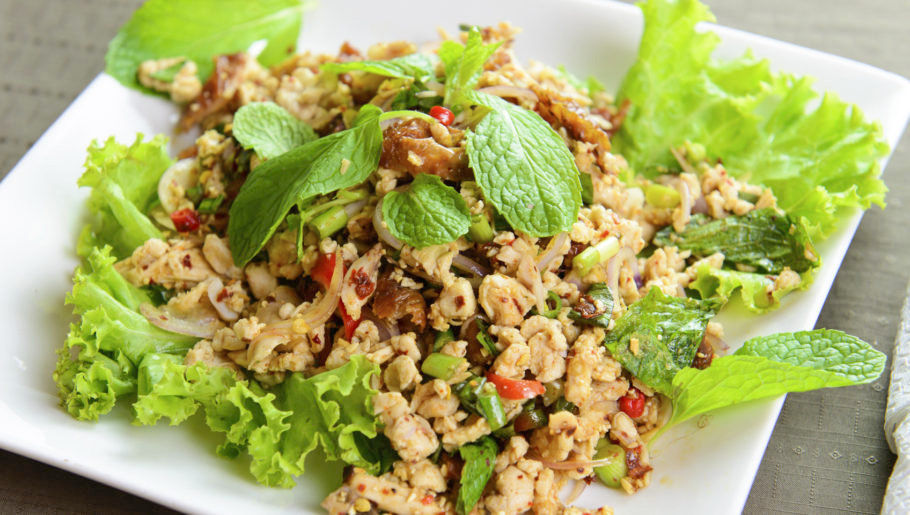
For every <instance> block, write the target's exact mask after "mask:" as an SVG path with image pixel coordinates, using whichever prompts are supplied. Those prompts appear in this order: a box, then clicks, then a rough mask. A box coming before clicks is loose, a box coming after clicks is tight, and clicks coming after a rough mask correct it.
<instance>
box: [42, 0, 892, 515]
mask: <svg viewBox="0 0 910 515" xmlns="http://www.w3.org/2000/svg"><path fill="white" fill-rule="evenodd" d="M164 4H165V2H164V0H152V1H150V2H148V3H147V4H146V5H145V6H143V7H142V8H141V9H140V10H139V11H138V13H137V15H136V17H134V19H133V20H131V21H130V23H129V24H127V25H126V26H125V27H124V29H123V30H122V31H121V34H120V35H118V37H117V39H115V41H114V42H113V43H112V46H111V51H110V52H109V54H108V64H109V68H110V69H111V73H112V74H114V75H115V76H117V77H118V79H120V80H121V82H123V83H124V84H126V85H128V86H130V87H136V88H140V89H144V90H146V91H149V92H155V93H157V94H161V95H166V96H168V97H170V98H171V99H172V100H174V101H175V102H178V103H180V104H181V105H182V106H183V114H182V117H181V119H180V121H179V124H178V127H179V128H180V129H181V130H196V129H197V128H198V130H199V136H198V137H197V138H196V140H195V143H194V144H193V145H191V146H189V147H187V148H184V149H178V150H179V156H178V159H177V160H172V159H171V158H170V157H169V156H168V152H167V148H166V147H167V142H166V139H165V138H164V137H162V136H156V137H154V138H152V139H151V140H146V139H145V138H144V137H143V136H142V135H139V136H138V137H137V138H136V140H135V142H133V143H132V144H131V145H125V144H121V143H118V142H116V141H115V140H114V139H109V140H108V141H106V142H105V143H104V144H103V145H102V144H98V143H93V144H92V146H91V147H90V148H89V156H88V158H87V160H86V163H85V168H86V170H85V173H84V175H83V176H82V178H81V179H80V181H79V184H80V185H81V186H88V187H91V188H92V193H91V196H90V200H89V209H90V211H91V212H92V214H93V221H92V223H91V225H89V226H88V227H86V229H85V230H84V231H83V233H82V234H81V235H80V239H79V245H78V252H79V254H80V256H81V257H82V258H83V264H82V265H81V266H80V268H79V269H77V271H76V274H75V276H74V279H73V282H74V286H73V290H72V293H71V294H70V295H69V296H68V297H67V302H68V303H69V304H72V305H73V307H74V310H75V312H76V314H77V315H79V317H80V321H79V322H78V323H76V324H73V325H72V326H71V330H70V334H69V336H68V338H67V340H66V342H65V344H64V347H63V348H62V349H61V350H60V351H59V359H58V366H57V370H56V372H55V374H54V377H55V380H56V381H57V383H58V385H59V389H60V395H61V399H62V403H63V406H64V408H65V409H66V410H67V411H68V412H69V413H70V414H72V415H73V416H74V417H76V418H78V419H82V420H97V419H98V417H99V416H101V415H104V414H105V413H107V412H109V411H110V410H111V409H112V408H113V407H114V405H115V404H116V403H117V402H118V400H120V399H123V398H125V399H127V400H128V402H130V403H131V404H132V408H133V412H134V415H135V422H136V423H137V424H143V425H148V424H155V423H157V422H158V421H159V420H161V419H162V418H166V419H168V420H169V422H170V423H171V424H179V423H181V422H182V421H184V420H186V419H187V418H189V417H191V416H193V415H194V414H196V413H197V412H199V413H201V414H202V416H204V417H205V421H206V424H207V425H208V426H209V427H210V428H211V429H212V430H213V431H216V432H219V433H223V434H224V442H223V443H222V444H221V445H220V446H219V447H218V449H217V452H218V453H219V454H220V455H222V456H225V457H237V456H240V455H241V454H245V455H247V456H249V459H250V472H251V474H252V475H253V476H254V477H255V479H256V480H257V481H259V482H260V483H262V484H264V485H268V486H276V487H286V488H288V487H292V486H293V485H294V483H295V478H296V477H297V476H300V475H301V474H303V473H304V463H305V460H306V457H307V456H308V455H309V453H310V452H312V451H313V450H315V449H317V448H319V449H320V450H321V451H322V452H323V453H324V454H325V456H326V457H327V458H328V459H331V460H340V461H343V462H344V463H345V464H347V465H348V468H347V472H346V474H345V477H344V479H343V482H342V484H341V486H340V487H339V488H338V489H337V490H336V491H334V492H332V493H331V494H330V495H329V496H328V497H327V498H326V499H325V501H324V502H323V507H324V508H325V509H326V510H327V511H329V512H331V513H351V512H362V513H366V512H373V511H377V512H392V513H433V514H436V513H441V512H442V513H450V512H456V513H460V514H466V513H483V512H493V513H516V514H517V513H524V512H527V511H529V510H530V511H533V512H535V513H575V512H580V511H579V509H577V508H573V507H571V506H568V507H567V506H564V504H563V501H562V500H561V499H560V497H559V495H558V494H559V492H560V490H561V489H562V488H563V487H564V486H565V485H566V484H567V483H568V482H570V481H573V480H574V481H576V482H577V485H579V486H583V485H584V484H585V483H588V482H591V481H594V480H595V479H596V480H599V481H600V482H601V483H603V484H604V485H606V486H608V487H611V488H615V489H619V490H622V491H624V492H626V493H629V494H631V493H634V492H636V491H638V490H640V489H642V488H645V487H647V486H648V485H649V484H650V482H651V474H652V472H651V471H652V470H653V467H654V466H655V465H657V466H659V464H652V462H651V459H650V454H649V444H650V443H651V442H652V441H654V439H655V438H657V437H658V436H659V435H660V434H661V433H662V432H663V431H664V430H666V429H667V428H668V427H670V426H672V425H674V424H676V423H679V422H682V421H685V420H687V419H689V418H692V417H695V416H698V415H700V414H703V413H705V412H707V411H710V410H713V409H717V408H720V407H723V406H728V405H731V404H736V403H739V402H745V401H750V400H755V399H761V398H767V397H772V396H777V395H780V394H783V393H786V392H796V391H805V390H811V389H816V388H823V387H831V386H846V385H852V384H860V383H866V382H869V381H873V380H875V379H876V378H877V377H878V376H879V375H880V374H881V372H882V370H883V367H884V362H885V357H884V355H883V354H881V353H880V352H878V351H876V350H875V349H873V348H872V347H871V346H870V345H869V344H867V343H865V342H863V341H862V340H860V339H858V338H856V337H853V336H850V335H847V334H844V333H841V332H839V331H833V330H824V329H822V330H815V331H803V332H797V333H781V334H775V335H770V336H762V337H758V338H754V339H752V340H749V341H748V342H745V343H744V344H743V345H742V346H741V347H740V348H739V349H738V350H736V351H735V352H732V353H729V349H730V345H729V344H733V345H734V346H736V345H738V343H739V342H729V344H728V342H726V341H725V340H724V334H723V327H722V326H721V325H720V324H719V323H717V322H716V321H715V320H714V317H715V315H716V314H717V313H718V311H719V310H720V309H722V307H723V306H724V305H725V304H726V303H727V302H728V301H730V300H731V299H732V298H734V297H735V296H736V292H737V291H739V297H740V298H741V299H742V302H743V304H744V305H745V306H746V307H747V308H749V309H750V310H752V311H754V312H756V313H761V312H765V311H768V310H772V309H776V308H778V307H779V306H780V299H781V298H782V297H783V296H785V295H786V294H788V293H789V292H791V291H793V290H796V289H800V288H805V287H807V286H808V285H809V283H810V282H811V277H812V273H813V270H814V269H816V268H817V267H818V266H819V263H820V256H819V255H818V254H817V253H816V251H815V248H814V246H813V241H818V239H819V238H821V237H823V236H824V235H826V234H827V233H829V232H830V231H831V230H832V228H833V227H834V224H835V221H836V219H837V217H838V216H839V215H840V214H841V212H842V211H843V210H845V209H848V208H850V207H853V206H862V207H868V206H869V204H870V203H879V204H881V202H882V199H883V194H884V191H885V188H884V186H883V184H882V183H881V181H880V180H879V179H878V173H879V169H878V165H877V159H878V158H880V157H881V156H882V155H883V153H884V152H886V147H884V146H883V145H884V144H883V143H882V142H881V137H880V130H879V129H878V127H877V126H876V125H874V124H871V123H868V122H866V121H864V120H863V119H862V117H861V116H859V115H858V114H857V110H856V109H855V108H854V107H852V106H849V105H846V104H844V103H842V102H840V101H839V100H837V99H836V98H834V97H833V96H830V95H827V96H825V97H824V99H823V100H822V101H821V102H820V104H819V105H817V106H814V107H810V106H813V105H814V104H812V98H813V95H814V93H812V92H811V89H809V88H808V82H807V81H805V80H804V79H797V78H794V77H791V76H787V75H783V74H776V73H772V72H770V71H768V67H767V63H764V62H763V61H756V60H754V59H752V58H751V57H749V56H745V57H743V58H742V59H740V60H735V61H729V62H716V61H713V60H711V58H710V55H711V51H712V50H713V47H714V45H715V44H716V37H715V36H713V35H712V34H710V33H699V32H697V31H696V30H695V26H696V24H697V23H698V22H699V21H702V20H705V19H709V18H710V14H709V13H708V12H707V10H706V9H705V8H704V7H703V6H701V5H700V4H698V3H697V2H694V1H685V0H680V1H670V0H652V1H649V2H647V3H645V4H643V6H642V8H643V10H644V12H645V20H646V28H645V32H644V35H643V40H642V46H641V50H640V55H639V60H638V61H637V62H636V64H635V65H634V66H633V68H632V69H631V70H630V71H629V74H628V75H627V77H626V79H625V81H624V82H623V85H622V88H621V90H620V92H619V94H618V96H617V97H616V98H614V97H613V96H611V95H609V94H608V93H607V92H605V91H604V88H603V86H601V85H600V84H599V83H598V82H597V81H596V80H595V79H588V80H586V81H583V80H580V79H578V78H577V77H574V76H572V75H571V74H569V73H568V72H566V71H565V70H564V69H561V68H552V67H549V66H547V65H544V64H541V63H530V64H529V65H527V66H524V65H522V64H521V63H520V61H519V60H518V59H517V58H516V56H515V55H514V52H513V49H512V46H513V41H514V39H515V37H516V36H517V34H518V30H517V29H516V28H514V27H512V26H511V25H509V24H507V23H500V24H499V25H496V26H492V27H474V26H463V27H462V28H461V31H460V32H459V33H458V34H457V35H455V36H454V37H451V36H446V37H445V38H444V39H443V41H442V42H440V43H438V44H433V45H428V46H426V47H423V48H419V47H418V46H417V45H415V44H413V43H410V42H404V41H397V42H389V43H379V44H375V45H373V46H371V47H369V48H368V49H367V50H366V51H365V52H360V51H359V50H357V49H355V48H353V47H351V46H350V45H348V44H345V45H343V46H342V48H341V49H340V51H339V52H338V54H336V55H317V54H313V53H309V52H304V53H301V54H297V55H293V56H290V57H287V58H284V59H278V58H277V55H276V52H275V50H274V48H273V47H274V46H275V45H276V44H279V43H281V42H286V40H287V39H288V37H289V32H288V31H289V30H291V29H293V28H294V27H299V23H298V24H297V25H294V24H293V23H289V22H287V21H284V22H282V23H278V24H277V25H276V26H275V27H273V29H274V33H273V34H272V33H269V31H268V24H267V23H263V24H260V25H257V27H258V28H257V31H259V32H263V31H264V32H263V33H261V34H260V33H257V34H256V35H255V36H256V38H257V39H258V38H261V37H266V39H267V42H268V46H267V47H266V49H267V51H264V52H263V53H261V54H260V55H259V56H253V55H251V54H250V53H247V52H243V51H241V52H236V51H235V50H236V49H235V48H222V47H220V46H218V44H217V42H213V40H210V39H207V40H205V41H207V42H208V43H210V44H211V45H213V46H212V48H210V49H208V50H207V51H208V52H210V55H203V56H200V55H189V56H187V55H182V54H181V52H180V51H179V48H178V47H175V46H174V44H172V43H173V42H170V43H167V44H161V47H160V48H156V47H155V46H154V44H151V43H154V42H151V43H150V42H149V41H147V40H145V39H143V37H144V35H147V30H148V25H147V24H149V23H153V22H154V21H155V20H156V17H162V16H167V13H168V12H170V11H169V10H168V9H163V8H162V6H163V5H164ZM272 4H274V5H272ZM285 4H288V2H277V1H276V2H266V3H264V4H262V5H258V6H255V7H251V8H250V9H251V11H250V13H248V14H249V15H250V16H251V17H256V16H260V17H263V19H270V20H272V19H274V18H272V17H271V15H270V14H269V13H270V12H271V11H269V9H275V10H277V11H276V12H284V13H285V14H287V13H294V12H296V10H295V8H294V7H293V6H289V5H285ZM290 4H293V2H290ZM272 14H274V13H272ZM238 16H239V14H238ZM184 21H185V20H184ZM186 23H189V22H186ZM184 28H186V27H184ZM190 29H191V28H190ZM190 29H187V30H190ZM228 32H230V31H228ZM202 34H204V32H203V33H202ZM249 36H250V37H252V36H253V35H252V34H251V35H249ZM270 38H271V39H270ZM235 39H236V41H238V42H242V44H243V45H244V46H245V45H248V44H249V43H250V42H252V41H254V40H255V39H254V40H248V39H249V38H248V37H247V36H243V37H240V36H237V38H235ZM238 44H241V43H238ZM204 46H205V45H202V47H204ZM202 47H200V46H197V47H196V48H195V50H194V51H196V52H197V53H198V52H201V50H200V48H202ZM270 48H271V49H272V50H270V51H269V50H268V49H270ZM125 49H126V50H125ZM137 49H138V50H137ZM140 50H141V51H140ZM137 55H140V56H143V60H141V61H139V62H136V56H137ZM199 61H206V62H204V63H201V62H199ZM130 63H132V64H130ZM670 63H673V64H672V66H671V65H670ZM130 67H131V68H130ZM127 69H129V70H131V71H130V72H129V73H125V72H124V70H127ZM671 69H672V70H673V73H672V75H668V70H671ZM696 94H697V95H696ZM693 99H695V100H693ZM807 120H808V121H807ZM683 122H685V123H683ZM810 129H811V130H810ZM731 132H732V133H734V134H737V135H739V137H740V139H741V141H734V140H736V139H737V138H730V137H727V136H724V137H721V134H727V133H731ZM797 133H798V134H799V139H800V141H802V142H804V143H805V144H804V146H801V147H799V148H796V147H794V146H793V145H792V144H791V143H793V142H792V141H791V140H792V139H793V138H795V137H796V136H795V135H796V134H797ZM772 135H773V136H774V137H770V136H772ZM725 354H727V355H725ZM578 492H579V489H578V488H576V495H575V496H573V498H572V499H569V500H568V501H567V503H566V504H569V505H571V502H572V500H573V499H574V497H576V496H577V493H578ZM599 512H602V513H609V512H611V510H610V509H609V508H606V507H605V508H600V510H599Z"/></svg>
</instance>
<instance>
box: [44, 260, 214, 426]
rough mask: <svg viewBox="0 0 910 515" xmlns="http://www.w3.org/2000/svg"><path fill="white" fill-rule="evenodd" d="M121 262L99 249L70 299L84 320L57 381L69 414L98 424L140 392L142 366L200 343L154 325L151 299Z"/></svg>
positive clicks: (66, 348) (61, 360) (61, 358)
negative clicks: (146, 307)
mask: <svg viewBox="0 0 910 515" xmlns="http://www.w3.org/2000/svg"><path fill="white" fill-rule="evenodd" d="M115 261H116V258H114V257H113V256H111V249H110V247H105V248H103V249H94V250H93V251H92V252H91V253H90V254H89V255H88V256H87V259H86V264H85V265H83V266H82V267H80V268H78V269H77V270H76V273H75V275H74V276H73V290H72V292H71V293H70V294H69V295H67V298H66V302H67V304H71V305H72V306H73V312H74V313H75V314H76V315H80V320H79V322H78V323H76V324H72V325H71V326H70V332H69V335H68V336H67V338H66V341H65V342H64V345H63V348H62V349H60V351H58V361H57V368H56V370H55V372H54V380H55V381H56V383H57V386H58V390H59V393H60V398H61V401H62V403H63V405H64V407H65V408H66V410H67V411H68V412H69V413H70V414H71V415H73V416H74V417H76V418H78V419H82V420H96V419H97V418H98V415H100V414H103V413H107V412H108V411H110V410H111V408H113V406H114V404H115V402H116V400H117V397H118V396H121V395H124V394H127V393H130V392H133V391H135V390H136V385H137V367H138V365H139V363H141V362H142V360H143V358H144V357H145V356H146V355H147V354H150V353H174V354H180V355H182V354H184V353H185V352H186V351H187V350H188V349H189V348H190V347H192V346H193V344H194V343H195V342H196V338H192V337H189V336H184V335H180V334H175V333H171V332H168V331H165V330H163V329H159V328H158V327H155V326H153V325H152V324H150V323H149V322H148V320H146V319H145V317H144V316H142V315H141V314H140V313H139V312H138V308H139V304H141V303H143V302H149V297H148V295H147V294H146V292H144V291H143V290H141V289H139V288H136V287H135V286H133V285H131V284H129V283H128V282H127V281H126V279H124V278H123V277H122V276H121V275H120V274H119V273H117V271H116V270H115V269H114V262H115Z"/></svg>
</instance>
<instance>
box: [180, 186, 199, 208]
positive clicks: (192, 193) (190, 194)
mask: <svg viewBox="0 0 910 515" xmlns="http://www.w3.org/2000/svg"><path fill="white" fill-rule="evenodd" d="M202 193H203V191H202V185H201V184H197V185H195V186H193V187H192V188H187V190H186V191H185V192H184V193H183V196H185V197H186V198H188V199H190V202H192V203H193V204H197V203H199V201H200V200H202Z"/></svg>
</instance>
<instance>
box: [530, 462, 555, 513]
mask: <svg viewBox="0 0 910 515" xmlns="http://www.w3.org/2000/svg"><path fill="white" fill-rule="evenodd" d="M561 507H562V503H561V502H560V500H559V486H558V485H557V484H556V478H555V473H554V472H553V469H548V468H545V469H543V470H541V471H540V473H539V474H538V475H537V480H536V481H534V506H533V507H532V509H533V510H534V513H535V515H557V514H559V513H560V512H561V511H562V510H561Z"/></svg>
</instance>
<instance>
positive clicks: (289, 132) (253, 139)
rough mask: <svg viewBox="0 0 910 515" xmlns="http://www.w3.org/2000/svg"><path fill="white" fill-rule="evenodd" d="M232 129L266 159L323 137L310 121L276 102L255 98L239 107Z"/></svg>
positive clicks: (244, 142) (236, 136) (240, 140)
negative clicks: (309, 123) (259, 100)
mask: <svg viewBox="0 0 910 515" xmlns="http://www.w3.org/2000/svg"><path fill="white" fill-rule="evenodd" d="M232 132H233V134H234V137H235V138H237V141H239V142H240V144H241V145H243V148H247V149H249V148H252V149H253V150H255V151H256V153H257V154H259V156H260V157H263V158H265V159H272V158H273V157H278V156H280V155H281V154H284V153H285V152H287V151H288V150H291V149H292V148H295V147H299V146H300V145H303V144H304V143H308V142H310V141H313V140H315V139H317V138H318V137H319V136H317V135H316V133H315V132H313V129H312V128H311V127H310V126H309V125H307V124H306V123H305V122H303V121H302V120H298V119H297V118H296V117H295V116H294V115H292V114H291V113H289V112H288V111H287V109H285V108H283V107H281V106H279V105H278V104H276V103H274V102H254V103H252V104H247V105H245V106H243V107H241V108H240V109H238V110H237V112H236V113H235V114H234V124H233V129H232Z"/></svg>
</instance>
